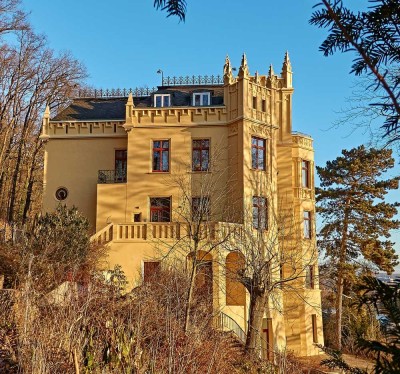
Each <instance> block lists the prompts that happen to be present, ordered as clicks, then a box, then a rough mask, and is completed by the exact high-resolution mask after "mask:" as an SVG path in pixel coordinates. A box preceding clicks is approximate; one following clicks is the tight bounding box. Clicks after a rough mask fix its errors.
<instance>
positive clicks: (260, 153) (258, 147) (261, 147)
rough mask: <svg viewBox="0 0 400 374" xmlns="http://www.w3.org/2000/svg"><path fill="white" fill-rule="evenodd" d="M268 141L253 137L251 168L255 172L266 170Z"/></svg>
mask: <svg viewBox="0 0 400 374" xmlns="http://www.w3.org/2000/svg"><path fill="white" fill-rule="evenodd" d="M265 155H266V141H265V139H261V138H256V137H254V136H252V137H251V167H252V168H253V169H255V170H265Z"/></svg>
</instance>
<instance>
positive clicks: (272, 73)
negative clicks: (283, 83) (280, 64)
mask: <svg viewBox="0 0 400 374" xmlns="http://www.w3.org/2000/svg"><path fill="white" fill-rule="evenodd" d="M268 75H269V76H270V77H272V76H273V75H275V72H274V67H273V66H272V64H271V65H269V70H268Z"/></svg>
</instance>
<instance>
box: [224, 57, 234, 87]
mask: <svg viewBox="0 0 400 374" xmlns="http://www.w3.org/2000/svg"><path fill="white" fill-rule="evenodd" d="M232 80H233V76H232V66H231V61H230V60H229V56H228V55H226V58H225V65H224V84H230V83H232Z"/></svg>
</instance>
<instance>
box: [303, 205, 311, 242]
mask: <svg viewBox="0 0 400 374" xmlns="http://www.w3.org/2000/svg"><path fill="white" fill-rule="evenodd" d="M303 217H304V238H305V239H311V227H312V222H311V212H310V211H309V210H305V211H304V213H303Z"/></svg>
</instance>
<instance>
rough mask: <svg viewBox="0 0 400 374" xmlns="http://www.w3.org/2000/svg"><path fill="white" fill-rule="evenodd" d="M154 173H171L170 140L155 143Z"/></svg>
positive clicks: (155, 141)
mask: <svg viewBox="0 0 400 374" xmlns="http://www.w3.org/2000/svg"><path fill="white" fill-rule="evenodd" d="M153 171H154V172H163V173H165V172H168V171H169V140H154V141H153Z"/></svg>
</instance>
